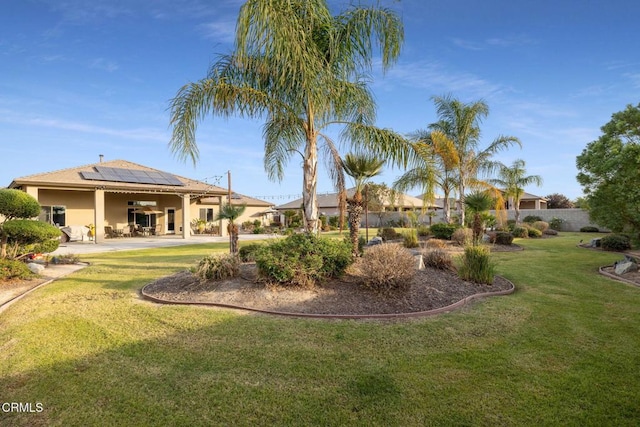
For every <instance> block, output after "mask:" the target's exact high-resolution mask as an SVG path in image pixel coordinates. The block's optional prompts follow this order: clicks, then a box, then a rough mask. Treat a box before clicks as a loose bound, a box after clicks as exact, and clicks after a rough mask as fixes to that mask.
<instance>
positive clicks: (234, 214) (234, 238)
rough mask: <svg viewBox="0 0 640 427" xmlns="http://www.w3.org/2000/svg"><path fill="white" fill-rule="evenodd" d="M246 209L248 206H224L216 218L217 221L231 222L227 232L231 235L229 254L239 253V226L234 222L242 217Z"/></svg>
mask: <svg viewBox="0 0 640 427" xmlns="http://www.w3.org/2000/svg"><path fill="white" fill-rule="evenodd" d="M246 208H247V206H246V205H229V204H226V205H222V206H221V207H220V212H218V214H217V215H216V218H215V221H220V220H222V219H226V220H228V221H229V224H228V225H227V232H228V233H229V252H230V253H232V254H237V253H238V226H237V225H236V223H235V222H234V221H235V220H236V219H238V218H240V217H241V216H242V214H243V213H244V210H245V209H246Z"/></svg>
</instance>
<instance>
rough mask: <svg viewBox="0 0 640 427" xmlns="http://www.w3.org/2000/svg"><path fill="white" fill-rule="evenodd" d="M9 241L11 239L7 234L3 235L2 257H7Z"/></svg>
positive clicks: (0, 247) (0, 257)
mask: <svg viewBox="0 0 640 427" xmlns="http://www.w3.org/2000/svg"><path fill="white" fill-rule="evenodd" d="M8 241H9V239H8V238H7V236H2V240H1V242H2V243H0V259H4V258H6V257H7V242H8Z"/></svg>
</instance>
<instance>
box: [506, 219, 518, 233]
mask: <svg viewBox="0 0 640 427" xmlns="http://www.w3.org/2000/svg"><path fill="white" fill-rule="evenodd" d="M515 228H516V220H515V219H508V220H507V229H508V230H509V231H513V230H514V229H515Z"/></svg>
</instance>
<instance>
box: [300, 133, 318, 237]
mask: <svg viewBox="0 0 640 427" xmlns="http://www.w3.org/2000/svg"><path fill="white" fill-rule="evenodd" d="M302 172H303V183H302V187H303V188H302V209H303V211H304V229H305V231H306V232H307V233H313V234H316V233H317V232H318V200H317V193H316V190H317V186H318V150H317V146H316V141H315V139H314V140H312V141H307V145H306V147H305V150H304V163H303V171H302Z"/></svg>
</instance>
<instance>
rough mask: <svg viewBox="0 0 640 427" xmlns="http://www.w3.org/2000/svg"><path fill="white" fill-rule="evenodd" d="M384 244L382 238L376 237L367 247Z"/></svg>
mask: <svg viewBox="0 0 640 427" xmlns="http://www.w3.org/2000/svg"><path fill="white" fill-rule="evenodd" d="M383 243H384V241H383V240H382V237H380V236H376V237H374V238H372V239H371V240H369V242H367V246H375V245H381V244H383Z"/></svg>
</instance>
